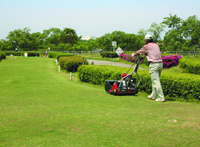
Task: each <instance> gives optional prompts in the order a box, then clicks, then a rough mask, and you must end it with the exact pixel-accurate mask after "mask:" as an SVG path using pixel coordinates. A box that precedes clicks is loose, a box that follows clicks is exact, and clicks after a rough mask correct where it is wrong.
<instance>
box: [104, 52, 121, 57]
mask: <svg viewBox="0 0 200 147" xmlns="http://www.w3.org/2000/svg"><path fill="white" fill-rule="evenodd" d="M101 57H102V58H104V57H108V58H118V57H119V55H118V54H117V53H116V52H101Z"/></svg>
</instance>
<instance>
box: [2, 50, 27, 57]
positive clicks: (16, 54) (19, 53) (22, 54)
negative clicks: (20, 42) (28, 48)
mask: <svg viewBox="0 0 200 147" xmlns="http://www.w3.org/2000/svg"><path fill="white" fill-rule="evenodd" d="M5 54H6V56H10V55H11V54H12V55H13V56H24V52H14V51H8V52H5Z"/></svg>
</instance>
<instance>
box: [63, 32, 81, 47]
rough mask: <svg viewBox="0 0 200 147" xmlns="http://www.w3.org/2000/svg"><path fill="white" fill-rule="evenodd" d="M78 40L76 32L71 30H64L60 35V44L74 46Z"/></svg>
mask: <svg viewBox="0 0 200 147" xmlns="http://www.w3.org/2000/svg"><path fill="white" fill-rule="evenodd" d="M80 38H81V37H78V35H77V34H76V31H75V30H73V29H71V28H65V29H64V30H63V31H61V34H60V40H61V43H70V44H71V45H74V44H76V43H77V42H78V41H79V40H80Z"/></svg>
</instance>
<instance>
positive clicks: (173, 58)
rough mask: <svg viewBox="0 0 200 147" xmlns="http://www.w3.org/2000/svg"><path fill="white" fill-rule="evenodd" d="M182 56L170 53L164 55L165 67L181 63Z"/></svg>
mask: <svg viewBox="0 0 200 147" xmlns="http://www.w3.org/2000/svg"><path fill="white" fill-rule="evenodd" d="M180 58H182V56H180V55H169V56H163V55H162V60H163V68H170V67H173V66H177V65H178V64H179V59H180Z"/></svg>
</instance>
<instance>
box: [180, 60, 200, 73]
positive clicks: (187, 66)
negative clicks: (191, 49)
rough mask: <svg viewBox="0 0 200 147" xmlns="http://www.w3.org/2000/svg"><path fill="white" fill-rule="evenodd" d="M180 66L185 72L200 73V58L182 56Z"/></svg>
mask: <svg viewBox="0 0 200 147" xmlns="http://www.w3.org/2000/svg"><path fill="white" fill-rule="evenodd" d="M180 67H181V68H182V69H183V71H184V72H187V73H192V74H197V75H200V58H182V59H181V60H180Z"/></svg>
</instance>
